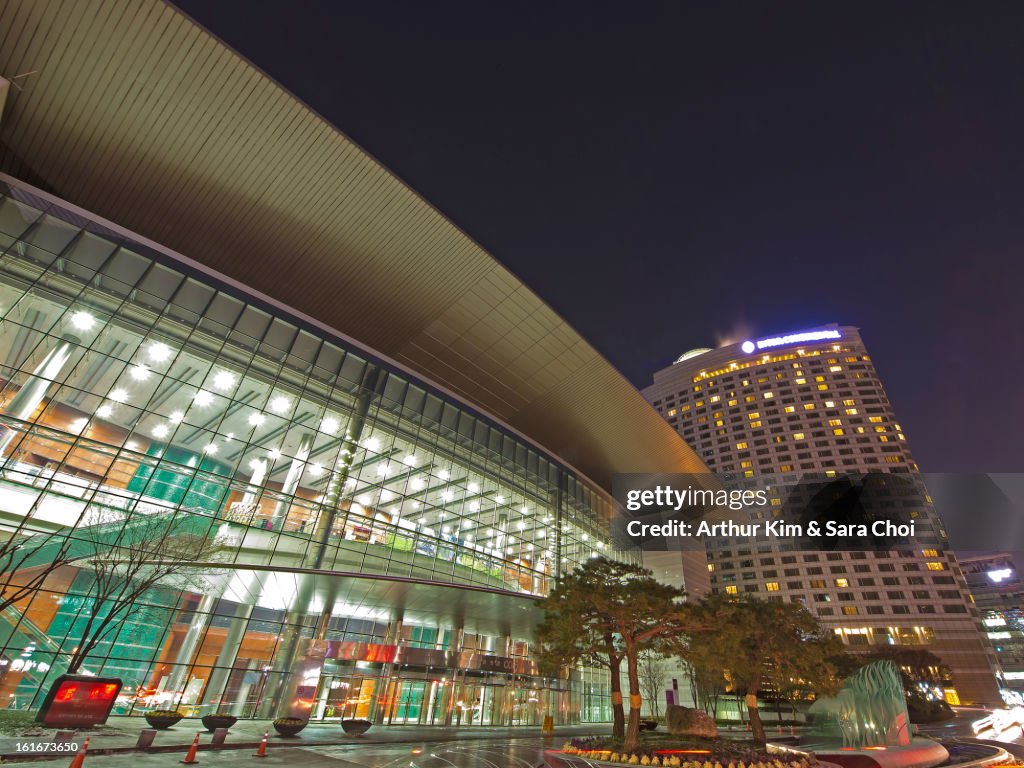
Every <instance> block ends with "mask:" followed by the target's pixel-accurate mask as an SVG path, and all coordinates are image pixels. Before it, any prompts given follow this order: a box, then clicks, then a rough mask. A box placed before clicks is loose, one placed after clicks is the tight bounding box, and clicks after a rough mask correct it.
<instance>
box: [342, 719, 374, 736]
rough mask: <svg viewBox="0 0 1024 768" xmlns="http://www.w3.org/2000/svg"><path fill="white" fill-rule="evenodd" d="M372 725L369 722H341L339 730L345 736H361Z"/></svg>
mask: <svg viewBox="0 0 1024 768" xmlns="http://www.w3.org/2000/svg"><path fill="white" fill-rule="evenodd" d="M371 725H372V723H371V722H370V721H369V720H342V721H341V729H342V730H343V731H344V732H345V735H346V736H362V735H363V734H364V733H366V732H367V731H368V730H370V726H371Z"/></svg>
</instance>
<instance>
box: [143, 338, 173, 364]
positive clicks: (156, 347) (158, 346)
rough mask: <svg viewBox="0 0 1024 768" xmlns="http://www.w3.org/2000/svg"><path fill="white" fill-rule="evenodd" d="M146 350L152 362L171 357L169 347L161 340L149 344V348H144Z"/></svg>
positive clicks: (160, 361) (162, 360) (161, 361)
mask: <svg viewBox="0 0 1024 768" xmlns="http://www.w3.org/2000/svg"><path fill="white" fill-rule="evenodd" d="M146 352H147V354H148V355H149V359H150V360H152V361H153V362H154V363H163V362H166V361H167V360H169V359H170V357H171V348H170V347H168V346H167V345H166V344H164V343H163V342H162V341H158V342H156V343H154V344H150V345H149V349H148V350H146Z"/></svg>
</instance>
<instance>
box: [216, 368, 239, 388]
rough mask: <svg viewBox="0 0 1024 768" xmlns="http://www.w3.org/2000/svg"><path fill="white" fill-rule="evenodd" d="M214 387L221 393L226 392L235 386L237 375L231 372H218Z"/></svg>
mask: <svg viewBox="0 0 1024 768" xmlns="http://www.w3.org/2000/svg"><path fill="white" fill-rule="evenodd" d="M213 386H215V387H216V388H217V389H219V390H220V391H221V392H226V391H227V390H229V389H231V388H232V387H233V386H235V374H233V373H232V372H231V371H217V373H216V374H214V377H213Z"/></svg>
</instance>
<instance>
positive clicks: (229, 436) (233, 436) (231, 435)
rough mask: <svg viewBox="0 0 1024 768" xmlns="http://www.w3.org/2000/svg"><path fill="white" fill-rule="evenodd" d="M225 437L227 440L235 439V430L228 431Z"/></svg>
mask: <svg viewBox="0 0 1024 768" xmlns="http://www.w3.org/2000/svg"><path fill="white" fill-rule="evenodd" d="M224 439H225V440H227V441H231V440H234V439H235V433H234V432H228V433H227V434H226V435H224Z"/></svg>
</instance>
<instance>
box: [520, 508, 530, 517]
mask: <svg viewBox="0 0 1024 768" xmlns="http://www.w3.org/2000/svg"><path fill="white" fill-rule="evenodd" d="M519 511H520V512H522V513H523V514H524V515H528V514H530V508H529V507H523V508H522V509H520V510H519Z"/></svg>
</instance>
